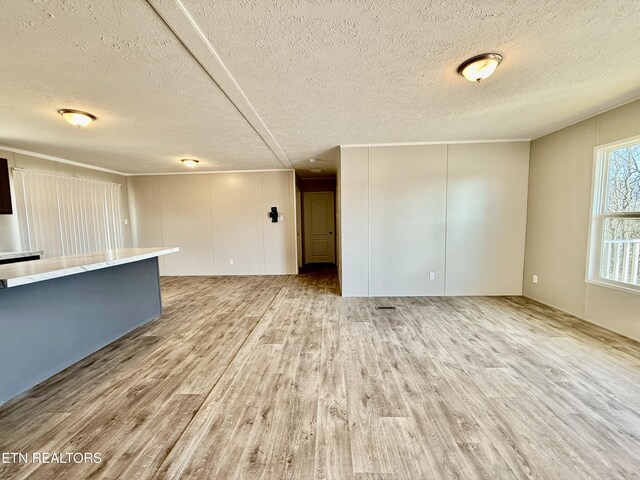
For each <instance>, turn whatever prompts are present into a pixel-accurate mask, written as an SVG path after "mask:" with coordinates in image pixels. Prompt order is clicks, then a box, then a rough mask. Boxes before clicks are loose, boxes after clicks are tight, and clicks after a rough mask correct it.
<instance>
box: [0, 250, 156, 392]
mask: <svg viewBox="0 0 640 480" xmlns="http://www.w3.org/2000/svg"><path fill="white" fill-rule="evenodd" d="M158 280H159V277H158V259H157V258H150V259H147V260H142V261H139V262H133V263H128V264H124V265H117V266H114V267H109V268H104V269H100V270H94V271H90V272H85V273H81V274H77V275H70V276H67V277H61V278H55V279H51V280H46V281H44V282H37V283H32V284H29V285H23V286H19V287H13V288H5V289H0V403H4V402H6V401H7V400H9V399H11V398H13V397H15V396H16V395H18V394H20V393H22V392H24V391H25V390H27V389H29V388H31V387H33V386H35V385H37V384H38V383H40V382H42V381H43V380H45V379H47V378H49V377H50V376H52V375H54V374H55V373H57V372H59V371H61V370H63V369H65V368H66V367H68V366H70V365H72V364H74V363H75V362H77V361H78V360H80V359H82V358H84V357H86V356H87V355H90V354H91V353H93V352H95V351H97V350H99V349H100V348H102V347H104V346H105V345H107V344H109V343H111V342H112V341H114V340H115V339H117V338H119V337H121V336H122V335H124V334H125V333H127V332H130V331H131V330H133V329H135V328H136V327H138V326H140V325H142V324H144V323H146V322H148V321H150V320H152V319H153V318H155V317H157V316H158V315H160V313H161V312H162V302H161V298H160V286H159V283H158Z"/></svg>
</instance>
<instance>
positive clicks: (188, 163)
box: [180, 158, 200, 168]
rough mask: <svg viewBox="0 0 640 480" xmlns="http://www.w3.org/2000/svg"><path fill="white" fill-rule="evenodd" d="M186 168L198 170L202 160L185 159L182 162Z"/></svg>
mask: <svg viewBox="0 0 640 480" xmlns="http://www.w3.org/2000/svg"><path fill="white" fill-rule="evenodd" d="M180 161H181V162H182V164H183V165H184V166H185V167H189V168H196V167H197V166H198V164H199V163H200V160H196V159H195V158H183V159H182V160H180Z"/></svg>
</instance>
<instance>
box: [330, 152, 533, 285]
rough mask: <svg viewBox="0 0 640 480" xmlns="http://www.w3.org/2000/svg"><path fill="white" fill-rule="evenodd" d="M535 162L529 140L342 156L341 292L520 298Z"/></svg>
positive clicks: (340, 169)
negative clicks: (531, 171)
mask: <svg viewBox="0 0 640 480" xmlns="http://www.w3.org/2000/svg"><path fill="white" fill-rule="evenodd" d="M528 162H529V143H528V142H517V143H485V144H464V145H421V146H397V147H357V148H343V149H341V158H340V165H339V192H340V195H339V196H340V218H341V250H342V264H341V282H342V293H343V295H345V296H368V295H371V296H398V295H518V294H520V293H521V292H522V271H523V258H524V239H525V222H526V202H527V175H528ZM505 253H506V254H505ZM431 272H433V273H434V277H435V278H433V279H430V278H429V274H430V273H431Z"/></svg>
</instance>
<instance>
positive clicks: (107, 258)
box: [0, 247, 180, 288]
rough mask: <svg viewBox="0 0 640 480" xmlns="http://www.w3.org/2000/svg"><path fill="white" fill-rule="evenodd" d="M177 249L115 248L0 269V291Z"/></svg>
mask: <svg viewBox="0 0 640 480" xmlns="http://www.w3.org/2000/svg"><path fill="white" fill-rule="evenodd" d="M179 250H180V249H179V248H177V247H160V248H119V249H114V250H107V251H104V252H97V253H87V254H83V255H73V256H68V257H54V258H43V259H41V260H31V261H28V262H20V263H11V264H8V265H0V288H10V287H17V286H20V285H27V284H29V283H35V282H42V281H44V280H50V279H52V278H58V277H66V276H68V275H75V274H78V273H83V272H89V271H91V270H98V269H101V268H108V267H113V266H116V265H122V264H125V263H131V262H138V261H140V260H146V259H148V258H153V257H159V256H161V255H167V254H170V253H175V252H178V251H179Z"/></svg>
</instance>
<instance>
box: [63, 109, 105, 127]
mask: <svg viewBox="0 0 640 480" xmlns="http://www.w3.org/2000/svg"><path fill="white" fill-rule="evenodd" d="M58 113H59V114H60V115H62V118H64V119H65V120H66V121H67V122H69V123H70V124H71V125H73V126H76V127H86V126H87V125H91V124H92V123H93V122H94V121H96V120H97V118H96V116H95V115H91V114H90V113H87V112H82V111H80V110H72V109H70V108H63V109H61V110H58Z"/></svg>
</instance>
